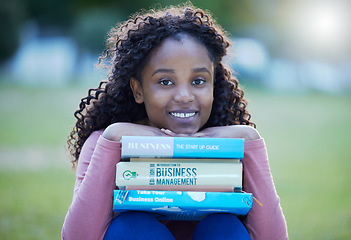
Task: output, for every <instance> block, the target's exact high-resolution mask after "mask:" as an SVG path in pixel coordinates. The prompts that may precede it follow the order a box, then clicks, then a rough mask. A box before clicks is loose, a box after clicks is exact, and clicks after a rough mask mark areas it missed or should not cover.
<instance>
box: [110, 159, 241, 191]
mask: <svg viewBox="0 0 351 240" xmlns="http://www.w3.org/2000/svg"><path fill="white" fill-rule="evenodd" d="M116 167H117V171H116V186H118V187H119V188H121V187H125V186H136V185H150V186H230V187H233V188H241V187H242V163H241V162H239V163H217V162H204V163H203V162H199V163H188V162H119V163H117V166H116Z"/></svg>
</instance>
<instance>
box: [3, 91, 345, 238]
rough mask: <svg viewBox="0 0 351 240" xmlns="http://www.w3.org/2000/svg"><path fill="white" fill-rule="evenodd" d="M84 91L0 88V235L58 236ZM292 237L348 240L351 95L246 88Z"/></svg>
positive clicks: (71, 175) (70, 187)
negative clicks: (68, 144) (70, 139)
mask: <svg viewBox="0 0 351 240" xmlns="http://www.w3.org/2000/svg"><path fill="white" fill-rule="evenodd" d="M86 92H87V89H86V87H82V88H78V87H72V88H68V87H65V88H59V89H54V88H53V89H36V88H20V87H11V86H1V88H0V102H1V104H0V112H1V114H0V195H1V201H0V235H1V238H2V239H58V238H60V231H61V226H62V223H63V220H64V216H65V214H66V212H67V208H68V206H69V204H70V202H71V198H72V190H73V184H74V172H73V171H72V170H71V169H70V164H69V160H68V158H67V157H66V156H65V154H64V148H63V147H64V145H65V141H66V137H67V135H68V133H69V131H70V128H71V126H72V124H73V122H74V118H73V116H72V113H73V111H74V110H75V109H76V107H77V106H78V102H79V99H80V98H81V97H82V96H84V95H85V94H86ZM246 93H247V97H248V98H249V99H250V102H249V105H248V107H249V110H250V112H251V113H252V116H253V118H252V120H253V121H254V122H255V123H256V124H257V129H258V130H259V132H260V133H261V135H262V136H263V137H264V138H265V141H266V144H267V148H268V153H269V158H270V165H271V170H272V174H273V177H274V181H275V184H276V188H277V192H278V194H279V196H280V198H281V205H282V208H283V211H284V214H285V216H286V220H287V224H288V229H289V236H290V239H350V238H351V229H350V227H349V226H351V205H350V202H351V192H350V190H349V189H350V188H349V183H350V182H351V181H350V180H351V177H350V172H351V162H350V160H351V153H350V151H349V148H350V143H349V136H350V134H351V127H350V126H349V123H350V122H351V111H350V110H349V108H350V105H351V96H345V95H343V96H331V95H321V94H313V93H309V94H286V95H283V94H278V93H272V92H264V91H257V90H250V89H248V90H247V91H246Z"/></svg>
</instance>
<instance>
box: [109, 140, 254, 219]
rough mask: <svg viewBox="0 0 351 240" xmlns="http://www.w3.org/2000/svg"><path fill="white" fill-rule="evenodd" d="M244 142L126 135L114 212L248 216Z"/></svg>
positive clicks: (249, 204) (178, 216)
mask: <svg viewBox="0 0 351 240" xmlns="http://www.w3.org/2000/svg"><path fill="white" fill-rule="evenodd" d="M243 156H244V140H243V139H238V138H192V137H147V136H124V137H122V153H121V159H122V161H121V162H119V163H118V164H117V171H116V185H117V187H118V188H119V190H115V192H114V204H113V210H114V211H115V212H123V211H127V210H135V211H147V212H152V213H154V214H155V215H156V216H157V217H158V218H159V219H160V220H201V219H202V218H203V217H204V216H206V215H208V214H210V213H232V214H236V215H246V214H247V213H248V211H249V210H250V209H251V207H252V194H250V193H243V192H242V191H241V190H242V162H241V159H242V158H243Z"/></svg>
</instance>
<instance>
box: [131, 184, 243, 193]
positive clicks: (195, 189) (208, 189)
mask: <svg viewBox="0 0 351 240" xmlns="http://www.w3.org/2000/svg"><path fill="white" fill-rule="evenodd" d="M125 190H149V191H151V190H156V191H183V192H234V191H235V190H236V189H234V187H231V186H199V185H197V186H188V185H186V186H163V185H139V186H126V187H125ZM238 190H239V189H238ZM240 190H241V188H240Z"/></svg>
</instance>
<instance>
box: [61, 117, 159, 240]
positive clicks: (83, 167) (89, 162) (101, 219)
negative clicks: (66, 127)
mask: <svg viewBox="0 0 351 240" xmlns="http://www.w3.org/2000/svg"><path fill="white" fill-rule="evenodd" d="M122 135H155V136H157V135H164V134H163V133H162V132H161V131H160V130H158V129H156V128H152V127H148V126H143V125H137V124H130V123H118V124H113V125H111V126H110V127H108V128H106V130H105V131H96V132H93V133H92V134H91V135H90V136H89V138H88V139H87V140H86V142H85V143H84V145H83V148H82V151H81V153H80V157H79V161H78V167H77V172H76V183H75V188H74V196H73V200H72V204H71V206H70V207H69V210H68V213H67V215H66V218H65V221H64V224H63V228H62V239H86V240H88V239H94V240H97V239H103V237H104V234H105V232H106V230H107V228H108V226H109V223H110V221H111V220H112V219H113V217H114V215H113V212H112V202H113V190H114V189H116V184H115V174H116V164H117V163H118V162H119V161H120V157H121V152H120V151H121V149H120V147H121V143H120V142H119V140H120V138H121V136H122Z"/></svg>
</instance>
